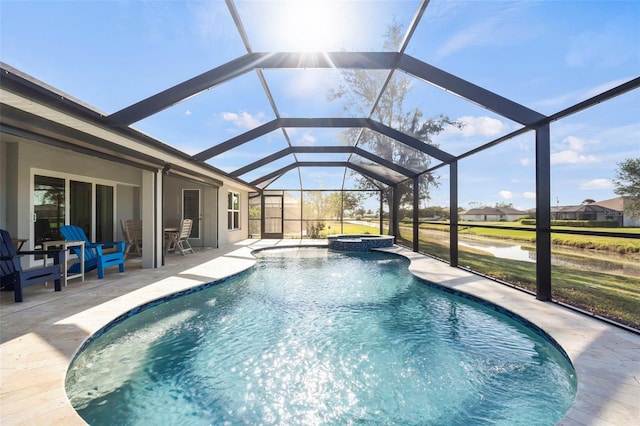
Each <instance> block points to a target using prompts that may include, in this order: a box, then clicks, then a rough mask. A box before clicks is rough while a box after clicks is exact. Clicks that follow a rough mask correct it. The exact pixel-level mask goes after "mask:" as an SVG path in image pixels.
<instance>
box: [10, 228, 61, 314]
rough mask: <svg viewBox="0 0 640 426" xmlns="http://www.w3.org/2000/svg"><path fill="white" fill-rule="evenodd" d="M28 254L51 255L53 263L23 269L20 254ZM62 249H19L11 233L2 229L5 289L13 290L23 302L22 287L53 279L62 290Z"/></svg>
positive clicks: (55, 284)
mask: <svg viewBox="0 0 640 426" xmlns="http://www.w3.org/2000/svg"><path fill="white" fill-rule="evenodd" d="M26 254H38V255H44V256H46V255H50V256H52V257H53V265H47V266H42V267H37V268H32V269H27V270H22V265H20V256H24V255H26ZM62 262H63V254H62V250H35V251H19V252H16V248H15V246H14V245H13V241H11V235H9V232H7V231H5V230H4V229H0V283H1V285H2V288H3V289H5V290H12V289H13V293H14V299H15V301H16V302H22V288H23V287H27V286H30V285H32V284H40V283H44V282H47V281H53V288H54V290H55V291H61V290H62V283H61V278H62V269H60V265H62Z"/></svg>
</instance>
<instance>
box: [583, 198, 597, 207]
mask: <svg viewBox="0 0 640 426" xmlns="http://www.w3.org/2000/svg"><path fill="white" fill-rule="evenodd" d="M595 202H596V200H594V199H592V198H585V199H584V200H582V202H581V203H580V205H581V206H584V205H585V204H591V203H595Z"/></svg>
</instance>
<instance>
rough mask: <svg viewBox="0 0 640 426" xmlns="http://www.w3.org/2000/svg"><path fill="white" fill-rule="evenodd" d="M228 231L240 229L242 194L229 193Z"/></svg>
mask: <svg viewBox="0 0 640 426" xmlns="http://www.w3.org/2000/svg"><path fill="white" fill-rule="evenodd" d="M227 229H229V230H234V229H240V194H238V193H237V192H231V191H229V195H228V197H227Z"/></svg>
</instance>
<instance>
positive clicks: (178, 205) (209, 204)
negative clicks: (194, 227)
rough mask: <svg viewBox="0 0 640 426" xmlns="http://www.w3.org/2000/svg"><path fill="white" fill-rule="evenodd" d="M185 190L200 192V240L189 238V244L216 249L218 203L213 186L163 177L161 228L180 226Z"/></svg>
mask: <svg viewBox="0 0 640 426" xmlns="http://www.w3.org/2000/svg"><path fill="white" fill-rule="evenodd" d="M185 189H196V190H198V191H200V213H201V215H200V238H190V239H189V243H190V244H191V246H192V247H217V244H218V242H217V240H218V238H217V237H218V235H217V234H218V223H217V221H218V205H219V203H218V195H217V192H218V189H217V188H215V187H213V186H209V185H204V184H199V183H196V182H192V181H190V180H187V179H183V178H180V177H176V176H171V175H168V176H165V177H164V184H163V195H164V205H163V210H162V217H163V220H162V222H163V226H164V227H177V226H178V225H179V224H180V221H181V220H182V211H183V205H182V204H183V203H182V201H183V195H182V194H183V191H184V190H185ZM225 206H226V204H225ZM221 208H222V206H221ZM225 208H226V207H225ZM225 215H226V211H225Z"/></svg>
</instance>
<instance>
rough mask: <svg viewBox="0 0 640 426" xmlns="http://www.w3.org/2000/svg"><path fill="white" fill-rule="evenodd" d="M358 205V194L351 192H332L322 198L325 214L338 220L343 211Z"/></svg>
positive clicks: (353, 208) (350, 209)
mask: <svg viewBox="0 0 640 426" xmlns="http://www.w3.org/2000/svg"><path fill="white" fill-rule="evenodd" d="M359 205H360V197H359V195H356V194H354V193H353V192H332V193H330V194H329V195H327V196H326V197H325V199H324V206H325V209H326V214H327V216H329V217H333V218H335V219H336V220H340V219H341V218H342V216H343V212H344V211H353V210H355V209H356V208H357V207H358V206H359Z"/></svg>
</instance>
